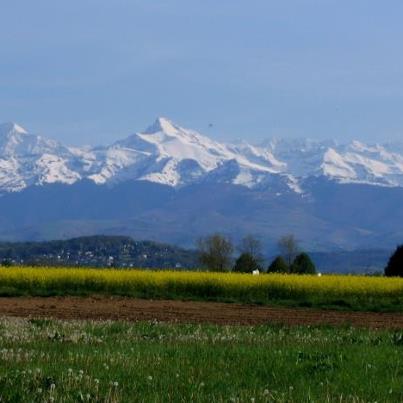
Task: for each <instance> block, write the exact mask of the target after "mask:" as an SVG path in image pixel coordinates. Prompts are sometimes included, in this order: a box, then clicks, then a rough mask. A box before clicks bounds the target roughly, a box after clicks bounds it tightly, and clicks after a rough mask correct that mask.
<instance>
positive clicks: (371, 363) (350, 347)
mask: <svg viewBox="0 0 403 403" xmlns="http://www.w3.org/2000/svg"><path fill="white" fill-rule="evenodd" d="M0 397H1V401H6V402H17V401H18V402H20V401H32V402H52V401H57V402H77V401H93V402H95V401H97V402H168V401H174V402H190V401H194V402H198V401H200V402H230V401H232V402H248V401H249V402H308V401H309V402H325V401H326V402H364V401H382V402H397V401H403V334H402V333H399V332H392V331H389V332H379V331H370V330H357V329H350V328H344V329H343V328H341V329H340V328H337V329H334V328H310V327H300V328H286V327H273V326H271V327H269V326H259V327H219V326H212V325H203V326H200V325H172V324H171V325H169V324H161V323H136V324H128V323H119V322H78V321H77V322H61V321H47V320H27V319H13V318H9V319H0Z"/></svg>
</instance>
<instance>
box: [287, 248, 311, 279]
mask: <svg viewBox="0 0 403 403" xmlns="http://www.w3.org/2000/svg"><path fill="white" fill-rule="evenodd" d="M290 272H291V273H295V274H315V273H316V267H315V264H314V263H313V262H312V260H311V258H310V257H309V255H308V254H307V253H304V252H303V253H300V254H299V255H297V256H296V257H295V259H294V261H293V263H292V265H291V267H290Z"/></svg>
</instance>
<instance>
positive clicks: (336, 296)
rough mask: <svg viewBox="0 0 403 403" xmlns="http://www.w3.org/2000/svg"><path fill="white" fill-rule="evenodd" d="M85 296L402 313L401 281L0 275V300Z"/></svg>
mask: <svg viewBox="0 0 403 403" xmlns="http://www.w3.org/2000/svg"><path fill="white" fill-rule="evenodd" d="M90 294H107V295H121V296H131V297H141V298H167V299H194V300H215V301H232V302H241V303H257V304H273V303H274V304H282V305H289V306H306V307H310V306H311V307H320V308H338V309H351V310H373V311H403V279H400V278H383V277H364V276H321V277H318V276H298V275H281V274H267V275H260V276H252V275H250V274H235V273H206V272H175V271H157V272H156V271H140V270H117V269H72V268H68V269H60V268H57V269H56V268H2V269H0V296H18V295H33V296H35V295H36V296H50V295H90Z"/></svg>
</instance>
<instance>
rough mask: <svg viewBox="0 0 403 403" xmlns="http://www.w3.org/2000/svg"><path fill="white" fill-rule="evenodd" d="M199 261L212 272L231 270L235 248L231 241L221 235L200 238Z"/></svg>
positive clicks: (198, 244) (198, 246) (198, 245)
mask: <svg viewBox="0 0 403 403" xmlns="http://www.w3.org/2000/svg"><path fill="white" fill-rule="evenodd" d="M197 248H198V253H199V261H200V263H201V264H202V266H204V267H206V268H207V269H208V270H211V271H227V270H230V268H231V260H232V253H233V251H234V246H233V244H232V242H231V240H230V239H229V238H227V237H225V236H224V235H221V234H218V233H216V234H212V235H209V236H206V237H203V238H200V239H199V240H198V242H197Z"/></svg>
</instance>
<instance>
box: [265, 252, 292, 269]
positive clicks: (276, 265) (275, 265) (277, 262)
mask: <svg viewBox="0 0 403 403" xmlns="http://www.w3.org/2000/svg"><path fill="white" fill-rule="evenodd" d="M288 271H289V270H288V265H287V263H286V261H285V260H284V258H283V257H282V256H277V257H276V258H275V259H274V260H273V261H272V262H271V264H270V266H269V267H268V268H267V273H288Z"/></svg>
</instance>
